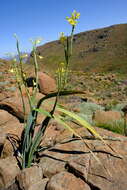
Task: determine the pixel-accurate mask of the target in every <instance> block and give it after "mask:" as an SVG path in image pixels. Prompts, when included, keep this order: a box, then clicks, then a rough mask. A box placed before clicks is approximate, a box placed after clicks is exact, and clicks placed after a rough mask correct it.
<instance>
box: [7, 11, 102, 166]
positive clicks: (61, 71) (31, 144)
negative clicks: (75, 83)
mask: <svg viewBox="0 0 127 190" xmlns="http://www.w3.org/2000/svg"><path fill="white" fill-rule="evenodd" d="M79 16H80V14H79V13H77V12H76V11H74V12H73V13H72V15H71V17H70V18H67V20H68V22H69V23H70V24H71V25H72V31H71V36H70V37H66V36H65V35H64V33H61V36H60V41H61V43H62V44H63V46H64V53H65V61H63V62H61V63H60V64H59V68H58V71H57V73H58V89H57V92H53V93H50V94H48V95H46V96H44V97H42V98H41V99H40V100H39V101H38V102H36V99H35V98H36V93H37V90H38V62H37V51H36V46H37V44H39V43H40V42H41V39H40V38H39V39H35V40H31V42H32V44H33V49H32V52H33V61H34V73H35V81H34V80H33V86H34V88H33V93H32V96H31V95H30V94H29V91H28V88H27V83H26V74H25V72H24V68H23V62H22V61H23V59H24V58H26V54H25V55H23V56H22V54H21V52H20V48H19V40H18V38H17V36H16V35H15V38H16V44H17V52H18V56H19V62H15V61H14V68H13V69H10V72H12V73H14V74H15V76H16V79H17V84H18V88H19V90H20V93H21V98H22V104H23V110H24V117H25V110H26V109H25V108H26V104H25V99H24V96H23V89H22V86H23V87H24V88H25V90H26V92H27V98H28V100H29V105H30V112H29V114H28V115H27V117H26V118H24V131H23V133H22V138H21V142H20V145H19V147H18V148H17V147H16V148H17V149H15V148H14V145H15V141H13V148H14V151H15V155H16V156H17V159H18V160H19V163H20V164H21V169H23V168H29V167H31V166H32V164H33V163H34V162H36V161H37V156H38V152H39V151H43V150H45V148H46V147H41V146H40V144H41V140H42V137H43V136H44V134H45V130H46V128H47V126H48V124H49V121H50V120H51V119H52V118H53V119H55V120H56V121H58V122H59V123H61V124H63V125H64V126H65V127H66V128H67V129H68V130H69V131H71V132H73V134H75V135H76V136H77V137H79V138H81V137H80V135H79V134H78V133H76V132H75V130H74V129H73V128H72V127H70V126H69V125H68V124H66V122H65V121H64V118H63V117H62V115H58V114H57V113H55V110H56V108H57V109H58V111H60V112H61V113H63V114H66V115H67V116H69V117H71V118H73V119H75V120H76V121H77V122H79V123H80V124H81V125H83V126H84V127H85V128H87V129H88V130H89V131H90V132H91V133H93V134H94V135H96V136H97V137H98V138H100V139H101V140H102V138H101V137H100V136H99V135H98V134H97V133H96V131H95V130H94V129H93V128H92V127H91V126H90V125H89V124H88V123H87V122H86V121H84V120H83V119H82V118H80V117H79V116H77V115H76V114H74V113H72V112H69V111H67V110H66V109H64V108H61V107H58V98H59V96H65V95H66V96H67V95H73V94H79V93H80V94H81V93H83V92H78V91H67V90H64V88H65V85H66V83H67V77H68V71H69V70H68V65H69V60H70V57H71V55H72V44H73V32H74V28H75V26H76V23H77V19H78V18H79ZM70 19H71V20H70ZM40 58H43V57H41V56H40ZM53 97H55V101H54V104H53V107H52V109H51V111H50V112H48V111H46V110H44V109H41V108H40V106H41V104H42V103H43V102H44V101H45V100H47V99H49V98H53ZM38 112H41V113H42V114H43V115H45V116H46V117H45V119H44V120H42V123H41V125H40V127H39V129H38V131H37V132H35V131H36V130H35V128H36V121H37V116H38ZM11 143H12V141H11ZM47 148H48V147H47ZM19 158H20V159H19Z"/></svg>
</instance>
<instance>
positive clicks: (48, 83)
mask: <svg viewBox="0 0 127 190" xmlns="http://www.w3.org/2000/svg"><path fill="white" fill-rule="evenodd" d="M38 83H39V88H40V92H41V93H42V94H45V95H46V94H49V93H51V92H55V91H56V89H57V87H56V82H55V80H54V79H53V78H51V77H50V76H48V75H47V74H46V73H43V72H38Z"/></svg>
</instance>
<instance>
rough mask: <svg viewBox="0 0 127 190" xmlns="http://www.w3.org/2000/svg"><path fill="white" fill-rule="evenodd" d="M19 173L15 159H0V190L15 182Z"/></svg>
mask: <svg viewBox="0 0 127 190" xmlns="http://www.w3.org/2000/svg"><path fill="white" fill-rule="evenodd" d="M19 172H20V169H19V167H18V165H17V160H16V159H15V157H12V156H11V157H7V158H5V159H0V189H1V188H8V187H9V186H11V185H12V184H14V182H15V177H16V176H17V174H18V173H19Z"/></svg>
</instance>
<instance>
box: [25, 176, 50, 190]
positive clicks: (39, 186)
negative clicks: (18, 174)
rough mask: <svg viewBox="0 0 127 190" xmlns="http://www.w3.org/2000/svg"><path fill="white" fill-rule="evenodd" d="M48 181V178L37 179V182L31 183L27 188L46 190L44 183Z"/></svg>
mask: <svg viewBox="0 0 127 190" xmlns="http://www.w3.org/2000/svg"><path fill="white" fill-rule="evenodd" d="M48 181H49V179H48V178H44V179H42V180H40V181H38V182H37V183H35V184H32V185H31V186H30V188H29V189H28V190H46V185H47V183H48Z"/></svg>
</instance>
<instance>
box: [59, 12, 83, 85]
mask: <svg viewBox="0 0 127 190" xmlns="http://www.w3.org/2000/svg"><path fill="white" fill-rule="evenodd" d="M79 17H80V13H78V12H76V11H75V10H74V11H73V13H72V14H71V17H66V20H67V21H68V22H69V24H71V26H72V29H71V34H70V37H68V36H65V34H64V32H61V33H60V38H59V40H60V42H61V44H62V45H63V47H64V57H65V62H64V72H63V73H62V74H59V76H58V78H61V81H62V82H63V85H62V87H63V89H64V88H65V87H66V84H67V80H68V73H69V61H70V58H71V55H72V46H73V38H74V29H75V27H76V24H77V22H78V21H77V20H78V19H79ZM59 67H60V69H59V71H60V72H61V64H60V65H59ZM58 84H59V83H58Z"/></svg>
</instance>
